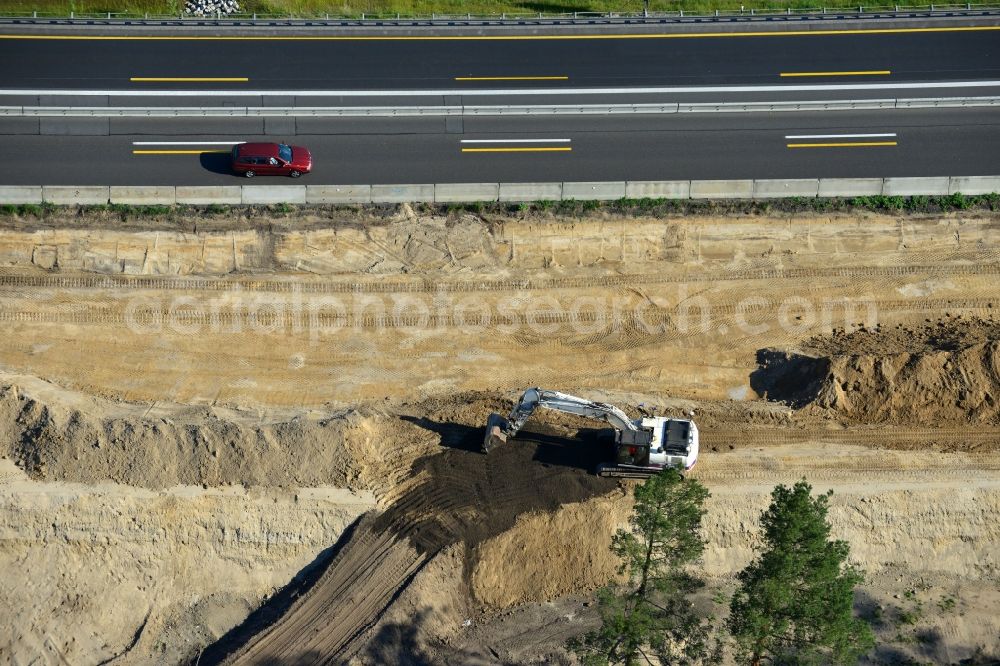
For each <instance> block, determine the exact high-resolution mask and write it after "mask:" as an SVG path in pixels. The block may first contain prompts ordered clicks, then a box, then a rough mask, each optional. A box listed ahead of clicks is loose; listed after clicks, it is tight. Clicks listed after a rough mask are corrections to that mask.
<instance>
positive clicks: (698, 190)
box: [691, 180, 753, 199]
mask: <svg viewBox="0 0 1000 666" xmlns="http://www.w3.org/2000/svg"><path fill="white" fill-rule="evenodd" d="M691 198H692V199H752V198H753V181H752V180H692V181H691Z"/></svg>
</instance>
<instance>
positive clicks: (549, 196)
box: [500, 183, 563, 201]
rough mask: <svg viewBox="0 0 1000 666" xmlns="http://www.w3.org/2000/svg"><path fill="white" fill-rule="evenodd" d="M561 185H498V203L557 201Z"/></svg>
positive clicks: (560, 196)
mask: <svg viewBox="0 0 1000 666" xmlns="http://www.w3.org/2000/svg"><path fill="white" fill-rule="evenodd" d="M562 191H563V186H562V183H500V201H559V200H560V199H562Z"/></svg>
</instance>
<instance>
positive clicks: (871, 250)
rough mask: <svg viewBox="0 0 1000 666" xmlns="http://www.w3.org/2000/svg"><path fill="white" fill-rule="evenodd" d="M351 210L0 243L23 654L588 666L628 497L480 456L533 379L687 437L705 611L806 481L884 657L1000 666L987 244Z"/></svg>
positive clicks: (5, 589) (956, 219)
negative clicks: (694, 435)
mask: <svg viewBox="0 0 1000 666" xmlns="http://www.w3.org/2000/svg"><path fill="white" fill-rule="evenodd" d="M325 215H326V217H323V216H322V215H318V214H317V215H314V214H311V213H306V214H303V215H299V216H293V217H290V218H286V219H284V220H281V221H274V220H259V219H257V218H249V219H240V220H237V221H226V220H224V219H218V218H217V219H212V220H208V221H207V222H205V221H204V220H198V221H197V223H196V224H194V223H193V224H190V225H186V226H185V225H181V226H183V227H184V228H183V230H178V228H177V227H178V224H177V223H175V222H170V223H162V224H161V223H157V222H147V223H138V222H132V223H129V224H126V225H118V224H117V223H116V224H115V227H112V226H111V223H110V221H108V220H101V219H97V220H91V219H87V218H82V219H77V218H74V219H69V218H67V219H65V220H63V223H58V221H57V222H56V223H53V224H47V225H46V227H45V228H31V225H30V224H29V223H27V222H17V223H15V224H13V225H11V227H10V228H8V229H6V230H3V231H0V455H3V456H6V458H7V460H6V461H0V462H2V464H3V465H4V467H3V468H2V469H4V470H7V471H6V472H5V473H4V475H2V478H0V573H3V576H2V578H3V581H4V583H3V584H2V586H0V593H2V600H3V601H4V602H5V603H4V604H3V605H2V608H0V627H3V629H2V630H0V636H6V637H9V638H6V639H5V640H6V641H7V642H6V643H4V644H0V651H2V652H3V653H4V654H7V653H9V654H12V655H15V658H16V659H17V660H18V661H19V662H26V663H27V662H31V661H32V660H49V661H59V660H60V659H62V660H64V661H69V662H70V663H75V662H77V661H80V662H86V663H97V662H101V661H104V660H107V659H110V658H115V660H116V661H115V663H119V664H131V663H164V662H168V663H176V662H181V661H191V662H195V661H197V662H198V663H202V664H203V663H219V662H221V661H227V662H231V663H235V662H239V663H273V662H274V661H275V660H278V661H282V662H295V661H327V662H329V663H342V662H344V661H353V662H355V663H363V664H386V663H407V660H409V663H426V662H431V663H448V664H463V666H464V665H466V664H474V663H496V662H498V661H504V662H508V663H567V662H566V660H567V656H566V654H565V652H564V651H563V650H562V644H563V642H564V640H565V639H566V638H567V637H569V636H571V635H573V634H574V633H579V632H580V631H583V630H584V629H586V628H587V627H589V626H592V625H593V622H594V610H593V607H592V606H584V605H583V604H584V599H583V597H580V596H579V595H581V594H585V593H587V592H588V591H590V590H592V589H593V588H595V587H597V586H599V585H601V584H603V583H604V582H605V581H606V580H607V578H608V576H609V575H611V574H610V572H612V571H613V561H612V560H611V558H610V556H609V553H608V552H607V550H606V545H607V543H608V540H609V539H610V535H611V533H612V532H613V530H614V529H616V528H617V527H619V526H621V525H622V524H623V521H624V520H625V518H626V517H627V515H628V511H629V492H628V491H629V488H628V486H627V484H626V486H625V487H624V488H622V487H619V486H618V485H617V484H615V483H612V482H609V481H607V480H602V479H599V478H596V477H594V476H593V475H592V474H591V473H590V472H591V470H592V469H593V466H594V465H595V464H596V463H597V462H599V461H601V460H602V459H604V457H605V456H606V455H607V452H606V449H605V448H604V447H605V444H604V439H603V438H602V436H601V434H600V433H599V432H598V425H599V424H594V423H588V422H584V421H580V420H577V419H572V418H568V417H559V416H556V415H551V414H546V415H544V418H541V417H540V418H539V419H536V420H533V421H532V422H531V424H530V425H529V427H528V429H527V430H526V431H525V435H524V436H523V437H522V438H520V439H519V440H517V441H515V442H512V443H511V445H510V446H508V447H505V448H503V449H500V450H498V451H497V452H496V455H491V456H489V457H483V456H482V455H481V454H479V453H477V449H478V444H479V439H480V437H481V430H480V429H481V426H482V424H483V422H484V419H485V417H486V415H487V414H488V413H490V412H492V411H504V410H506V409H508V408H509V406H510V404H511V401H512V399H514V398H515V397H516V395H517V393H518V392H519V391H521V390H523V389H524V388H525V387H528V386H533V385H543V386H549V387H552V388H557V389H562V390H567V391H572V392H579V393H580V394H582V395H585V396H588V397H591V398H593V399H598V400H605V401H608V402H613V403H615V404H619V405H621V406H622V407H623V408H625V409H626V411H628V412H629V413H630V414H632V415H638V414H639V413H665V414H678V413H681V412H684V413H690V412H692V411H693V412H694V414H695V418H696V420H697V421H698V423H699V425H700V426H701V431H702V458H701V460H700V461H699V464H698V467H697V468H696V471H695V476H697V477H698V478H700V479H701V480H703V481H704V482H705V483H706V485H708V487H709V489H710V490H711V492H712V493H713V497H712V499H711V503H710V516H709V518H708V519H707V522H706V537H707V538H708V539H709V549H708V551H707V553H706V559H705V568H706V571H707V572H708V573H709V574H710V576H711V581H710V587H711V590H712V593H711V594H708V595H707V596H706V597H705V599H702V600H701V601H699V603H700V604H702V605H703V606H704V608H705V610H706V612H713V613H718V611H719V609H718V608H715V607H713V606H712V603H713V602H712V601H711V598H712V596H713V595H714V594H715V593H725V591H726V590H727V589H730V587H731V584H732V578H731V577H732V574H733V573H734V572H735V571H736V570H737V569H738V568H739V567H741V566H743V564H745V563H746V561H747V560H748V559H749V557H750V556H751V548H752V546H753V544H754V543H755V540H756V538H757V536H756V520H757V514H758V513H759V510H760V508H761V507H763V506H764V505H765V503H766V499H767V493H768V491H769V490H770V488H771V487H773V484H774V483H776V482H779V481H780V482H792V481H795V480H797V479H799V478H802V477H803V476H804V477H806V478H807V479H809V480H810V481H811V482H813V483H814V484H815V485H816V486H817V489H823V488H826V487H831V488H833V489H834V490H835V491H836V493H837V494H836V495H835V503H834V509H833V511H832V513H831V518H832V519H833V521H834V527H835V530H836V531H837V532H838V534H839V535H841V536H842V538H845V539H847V540H848V541H850V542H851V544H852V552H853V553H854V554H855V557H856V558H857V559H858V561H859V562H860V563H861V564H862V565H863V566H865V567H866V568H868V569H869V571H871V572H872V581H871V583H870V585H869V586H868V587H866V588H865V592H864V595H867V596H863V597H859V602H858V603H859V608H861V609H862V610H865V612H870V613H875V612H876V610H878V612H879V613H881V614H882V620H880V622H881V624H880V625H879V626H878V627H877V631H878V632H879V635H880V638H881V639H882V640H883V641H884V644H885V646H886V647H884V649H883V651H882V652H880V653H879V655H877V657H878V659H879V660H881V661H882V662H890V663H893V662H902V661H905V660H906V659H913V660H918V661H925V662H926V661H932V662H953V661H960V660H963V659H972V658H978V657H976V654H977V652H976V651H977V650H979V654H980V656H981V655H986V656H987V657H989V656H991V655H993V656H995V655H997V654H1000V645H998V644H997V641H996V636H997V635H1000V627H997V625H996V619H995V618H996V617H1000V599H998V596H997V594H996V593H995V584H996V581H997V578H998V572H997V562H996V560H995V558H994V557H993V555H992V553H993V552H994V551H995V550H996V546H997V545H998V544H997V533H996V530H995V525H996V524H997V522H998V521H997V515H996V512H997V508H998V506H997V497H998V488H997V486H998V468H1000V465H998V462H997V459H996V456H997V454H998V452H1000V424H998V423H997V412H996V409H995V407H994V405H995V399H996V396H997V391H996V386H997V362H996V351H997V346H996V345H997V341H998V340H1000V336H998V335H997V324H996V323H995V322H994V319H992V318H991V317H992V315H993V311H994V305H995V304H996V303H1000V300H998V299H1000V283H998V281H997V280H996V276H997V275H998V274H1000V261H998V255H997V252H996V250H995V248H996V247H998V244H997V243H998V241H1000V227H998V226H997V224H996V219H995V217H994V216H990V215H985V214H978V215H966V214H955V215H948V216H939V217H933V218H931V217H928V218H920V217H907V218H893V217H882V216H864V217H859V218H852V217H846V216H833V217H787V218H777V217H774V218H756V217H741V218H735V217H730V218H726V217H720V218H709V217H705V218H696V219H667V220H662V219H629V220H622V219H615V218H609V217H600V216H597V217H592V218H586V219H573V220H556V219H538V218H530V217H526V218H520V217H512V218H496V219H485V220H484V219H479V218H476V217H474V216H453V217H450V218H447V219H446V218H436V219H430V218H419V217H417V216H415V215H414V214H413V212H412V211H411V210H409V209H408V208H407V207H402V208H401V209H400V210H399V211H398V212H397V214H395V215H392V216H389V217H386V218H381V219H376V218H372V219H365V220H360V219H358V218H356V217H355V218H352V219H338V218H337V217H336V216H337V215H345V216H346V215H347V214H346V213H336V212H329V211H328V212H326V213H325ZM914 590H917V592H915V593H914V594H916V597H917V598H919V599H922V600H923V602H922V603H923V605H922V607H921V610H920V613H919V619H918V620H917V621H916V622H915V623H914V624H904V623H903V622H902V620H901V618H902V617H904V613H903V611H908V610H913V609H911V608H909V605H912V603H913V602H912V601H911V600H912V599H913V598H914V594H907V593H909V592H913V591H914ZM897 597H898V598H897ZM946 598H953V599H954V600H956V601H955V602H954V603H947V602H946ZM879 606H881V607H882V609H881V610H879ZM108 608H114V609H115V611H114V612H107V613H104V614H101V613H97V612H96V609H108ZM897 609H898V610H897ZM906 617H909V616H906Z"/></svg>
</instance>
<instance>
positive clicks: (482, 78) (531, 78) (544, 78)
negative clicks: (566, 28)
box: [455, 76, 569, 81]
mask: <svg viewBox="0 0 1000 666" xmlns="http://www.w3.org/2000/svg"><path fill="white" fill-rule="evenodd" d="M455 80H456V81H569V77H568V76H456V77H455Z"/></svg>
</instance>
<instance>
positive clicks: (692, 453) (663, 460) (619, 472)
mask: <svg viewBox="0 0 1000 666" xmlns="http://www.w3.org/2000/svg"><path fill="white" fill-rule="evenodd" d="M539 407H544V408H545V409H552V410H555V411H557V412H564V413H566V414H576V415H578V416H583V417H586V418H591V419H597V420H601V421H605V422H606V423H608V424H610V425H611V427H612V428H613V429H614V435H615V438H614V446H615V451H616V454H615V461H614V462H609V463H603V464H601V465H599V466H598V468H597V474H598V475H599V476H609V477H617V478H628V479H645V478H648V477H650V476H652V475H654V474H656V473H658V472H660V471H662V470H663V469H664V468H666V467H676V468H678V469H680V470H688V469H691V468H692V467H694V464H695V462H697V460H698V427H697V426H696V425H695V424H694V422H693V421H689V420H687V419H672V418H667V417H665V416H652V417H642V418H638V419H630V418H629V417H628V415H627V414H625V412H623V411H622V410H620V409H618V408H617V407H615V406H614V405H609V404H607V403H604V402H593V401H591V400H585V399H584V398H578V397H576V396H575V395H569V394H567V393H560V392H559V391H549V390H545V389H540V388H529V389H528V390H526V391H525V392H524V393H523V394H522V395H521V398H520V399H519V400H518V401H517V404H516V405H515V406H514V408H513V409H512V410H511V412H510V414H509V415H508V416H507V418H504V417H503V416H501V415H500V414H490V417H489V419H487V421H486V436H485V437H484V438H483V453H489V452H490V451H491V450H492V449H493V448H495V447H497V446H500V445H502V444H505V443H506V442H507V440H508V439H510V438H512V437H514V436H515V435H517V433H518V431H519V430H521V428H522V427H524V424H525V423H526V422H527V421H528V419H529V418H530V417H531V415H532V414H533V413H534V412H535V410H536V409H538V408H539Z"/></svg>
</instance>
